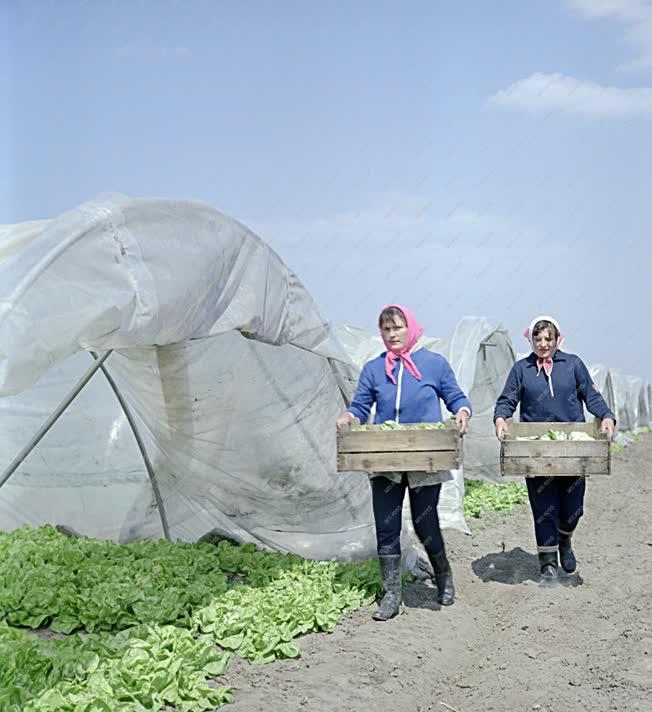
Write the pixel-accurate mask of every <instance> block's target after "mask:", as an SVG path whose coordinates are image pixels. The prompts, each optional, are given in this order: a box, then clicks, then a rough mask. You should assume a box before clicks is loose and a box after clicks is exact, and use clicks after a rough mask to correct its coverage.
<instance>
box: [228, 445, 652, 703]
mask: <svg viewBox="0 0 652 712" xmlns="http://www.w3.org/2000/svg"><path fill="white" fill-rule="evenodd" d="M651 512H652V434H648V435H644V436H642V437H641V440H640V441H639V442H638V443H635V444H633V445H632V446H630V447H629V448H627V449H626V450H625V452H623V453H621V454H619V455H618V456H616V457H615V459H614V473H613V475H612V476H611V477H610V478H609V477H593V478H591V480H590V481H589V483H588V487H587V498H586V513H585V515H584V518H583V520H582V521H581V523H580V525H579V528H578V530H577V533H576V536H575V539H574V546H575V552H576V555H577V558H578V571H577V573H576V574H574V575H572V576H568V577H566V578H564V579H563V580H562V582H560V583H559V584H557V585H556V586H554V587H552V588H544V587H542V586H541V585H540V583H539V576H538V571H539V567H538V562H537V558H536V554H535V552H536V549H535V545H534V533H533V526H532V521H531V514H530V510H529V507H528V505H521V506H519V507H517V508H516V509H515V510H513V511H512V512H510V513H509V514H505V515H495V516H493V517H491V518H485V519H484V520H481V521H478V520H475V521H472V522H471V527H472V534H471V536H466V535H464V534H461V533H459V532H455V531H447V532H445V538H446V541H447V547H448V551H449V555H450V558H451V560H452V562H453V567H454V574H455V583H456V586H457V600H456V602H455V604H454V605H453V606H451V607H449V608H440V607H439V606H438V604H437V603H436V600H435V595H434V590H433V589H432V587H431V586H430V584H427V583H421V582H415V583H412V584H410V585H409V586H408V587H407V589H406V590H405V592H404V599H405V603H406V606H405V612H404V613H402V614H401V615H400V616H398V617H397V618H395V619H393V620H391V621H389V622H387V623H378V622H375V621H373V620H371V618H370V616H371V613H372V611H373V609H374V607H373V606H372V607H370V608H366V609H362V610H358V611H355V612H353V613H351V614H349V615H347V616H345V617H344V618H343V619H342V622H341V623H340V624H339V625H338V626H337V628H336V629H335V631H334V632H333V633H331V634H330V635H326V634H323V633H322V634H313V635H307V636H305V637H303V638H301V639H300V640H299V642H300V644H301V649H302V655H301V658H300V659H297V660H285V661H277V662H275V663H272V664H268V665H258V666H256V665H250V664H249V663H247V662H246V661H243V660H241V659H237V658H233V659H232V661H231V665H230V668H229V670H228V673H227V675H226V676H225V677H226V678H227V680H228V683H229V684H231V685H233V686H234V692H235V703H234V704H233V705H232V706H229V707H228V708H226V709H228V710H229V711H230V712H231V711H232V712H254V711H257V710H265V711H266V712H276V711H277V710H279V711H280V710H283V711H284V712H293V711H294V710H301V711H306V710H309V711H311V712H312V711H314V712H326V711H329V712H331V711H332V712H335V711H337V712H346V711H349V710H350V711H354V710H355V711H356V712H362V711H363V710H369V711H370V712H376V711H377V712H390V711H400V712H403V711H406V712H411V711H414V712H426V711H429V712H430V711H432V712H444V711H445V710H449V712H450V710H454V711H457V712H491V711H492V710H501V711H502V710H515V711H520V710H539V711H540V712H557V711H558V710H559V711H561V710H563V711H564V712H579V711H580V710H581V711H584V710H591V711H593V710H595V711H602V710H619V711H622V712H636V711H637V710H652V614H651V611H652V567H651V562H652V527H651V525H650V521H651Z"/></svg>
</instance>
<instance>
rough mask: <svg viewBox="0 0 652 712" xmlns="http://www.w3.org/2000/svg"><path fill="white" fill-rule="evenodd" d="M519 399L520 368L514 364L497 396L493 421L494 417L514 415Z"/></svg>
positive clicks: (505, 417)
mask: <svg viewBox="0 0 652 712" xmlns="http://www.w3.org/2000/svg"><path fill="white" fill-rule="evenodd" d="M520 400H521V369H520V367H518V366H517V365H516V364H514V365H513V366H512V370H511V371H510V372H509V375H508V376H507V381H506V382H505V387H504V388H503V392H502V393H501V394H500V395H499V396H498V400H497V401H496V407H495V408H494V423H495V422H496V418H504V419H505V420H507V418H511V417H512V415H514V411H515V410H516V406H517V405H518V403H519V401H520Z"/></svg>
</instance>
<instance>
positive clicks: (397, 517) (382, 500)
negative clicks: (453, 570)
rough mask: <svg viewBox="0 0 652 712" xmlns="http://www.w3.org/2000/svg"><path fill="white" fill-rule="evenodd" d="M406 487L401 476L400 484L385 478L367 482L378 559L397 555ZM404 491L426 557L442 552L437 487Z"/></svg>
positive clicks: (427, 486) (404, 479)
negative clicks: (407, 497) (408, 497)
mask: <svg viewBox="0 0 652 712" xmlns="http://www.w3.org/2000/svg"><path fill="white" fill-rule="evenodd" d="M406 487H407V477H406V476H405V475H403V477H402V479H401V482H400V483H398V482H392V481H391V480H388V479H387V478H386V477H372V478H371V491H372V500H373V508H374V520H375V522H376V539H377V542H378V556H389V555H395V554H400V553H401V510H402V509H403V497H404V496H405V489H406ZM407 488H408V491H409V495H410V509H411V511H412V522H413V523H414V529H415V531H416V533H417V536H418V537H419V539H420V540H421V543H422V544H423V546H424V548H425V550H426V551H427V552H428V553H429V554H436V553H438V552H439V551H441V550H442V549H443V548H444V540H443V539H442V536H441V530H440V529H439V516H438V515H437V503H438V502H439V493H440V491H441V485H440V484H439V485H425V486H423V487H414V488H409V487H407Z"/></svg>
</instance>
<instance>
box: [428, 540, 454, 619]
mask: <svg viewBox="0 0 652 712" xmlns="http://www.w3.org/2000/svg"><path fill="white" fill-rule="evenodd" d="M428 558H429V559H430V563H431V564H432V570H433V571H434V572H435V584H436V585H437V594H438V595H437V601H438V602H439V604H440V605H442V606H450V605H452V603H453V601H454V600H455V586H454V585H453V572H452V571H451V565H450V563H449V562H448V559H447V558H446V549H442V550H441V551H438V552H437V553H436V554H430V553H429V554H428Z"/></svg>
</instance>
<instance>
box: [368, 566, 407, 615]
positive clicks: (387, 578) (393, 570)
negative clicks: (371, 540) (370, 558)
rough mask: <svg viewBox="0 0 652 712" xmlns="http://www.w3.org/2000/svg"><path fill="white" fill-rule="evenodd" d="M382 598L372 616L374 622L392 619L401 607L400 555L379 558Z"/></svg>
mask: <svg viewBox="0 0 652 712" xmlns="http://www.w3.org/2000/svg"><path fill="white" fill-rule="evenodd" d="M378 561H380V576H381V578H382V581H383V593H384V594H385V595H384V596H383V599H382V601H381V602H380V606H379V607H378V610H377V611H376V612H375V613H373V614H372V616H371V617H372V618H373V619H374V620H375V621H387V620H389V619H390V618H393V617H394V616H395V615H396V614H397V613H398V612H399V609H400V607H401V555H400V554H397V555H392V556H379V557H378Z"/></svg>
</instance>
